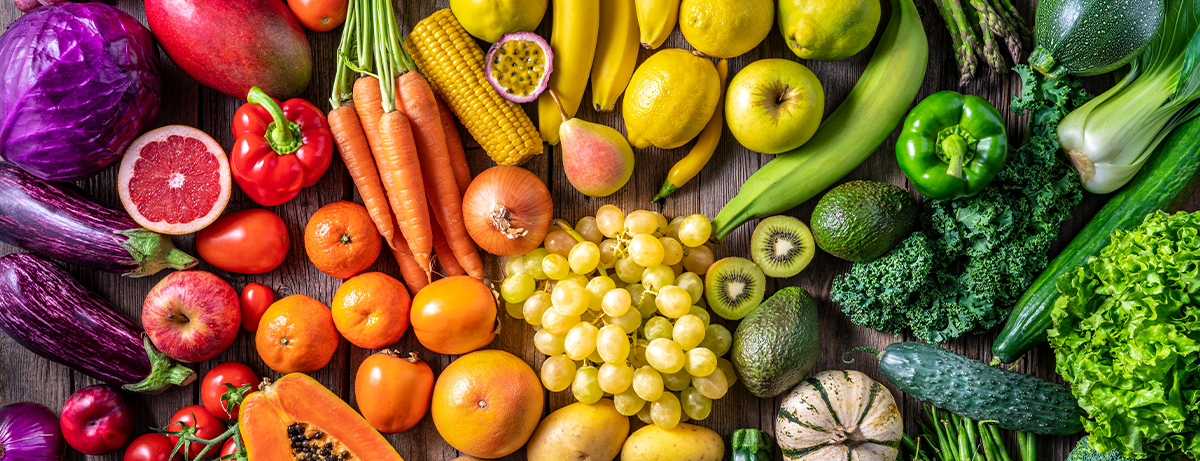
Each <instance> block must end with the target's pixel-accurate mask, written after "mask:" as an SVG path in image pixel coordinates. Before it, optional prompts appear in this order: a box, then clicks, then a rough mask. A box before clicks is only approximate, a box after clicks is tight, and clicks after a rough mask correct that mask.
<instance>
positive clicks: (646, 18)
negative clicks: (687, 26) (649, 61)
mask: <svg viewBox="0 0 1200 461" xmlns="http://www.w3.org/2000/svg"><path fill="white" fill-rule="evenodd" d="M679 2H680V0H637V20H638V28H639V29H640V30H641V37H640V39H641V41H642V46H644V47H646V48H649V49H652V50H653V49H655V48H658V47H660V46H662V44H663V42H665V41H667V37H668V36H670V35H671V30H673V29H675V23H676V22H678V21H679Z"/></svg>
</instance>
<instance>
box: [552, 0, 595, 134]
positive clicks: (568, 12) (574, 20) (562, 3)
mask: <svg viewBox="0 0 1200 461" xmlns="http://www.w3.org/2000/svg"><path fill="white" fill-rule="evenodd" d="M602 1H603V2H604V3H608V2H610V1H611V0H554V28H553V30H552V31H551V32H550V48H551V49H552V50H554V73H553V74H550V89H551V90H554V92H555V93H557V94H558V99H559V101H560V102H562V106H563V111H564V112H566V114H567V117H574V116H575V113H576V112H577V111H578V110H579V104H580V103H581V102H583V92H584V91H585V90H586V89H587V84H588V75H589V74H590V73H591V70H592V59H593V58H594V57H595V55H596V40H597V38H598V36H599V31H600V3H601V2H602ZM562 122H563V117H562V115H561V114H560V113H559V111H558V105H556V104H555V103H554V98H552V97H551V96H550V91H544V92H542V95H541V96H539V97H538V131H540V132H541V135H542V139H544V140H546V142H549V143H550V145H557V144H558V126H559V125H562Z"/></svg>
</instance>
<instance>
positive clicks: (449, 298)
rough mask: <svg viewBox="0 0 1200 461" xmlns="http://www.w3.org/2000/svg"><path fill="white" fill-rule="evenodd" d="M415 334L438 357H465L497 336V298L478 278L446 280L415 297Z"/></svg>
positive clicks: (413, 319)
mask: <svg viewBox="0 0 1200 461" xmlns="http://www.w3.org/2000/svg"><path fill="white" fill-rule="evenodd" d="M411 315H412V326H413V333H416V335H417V340H418V341H420V342H421V344H422V345H424V346H425V347H426V348H428V349H429V350H431V351H434V352H437V353H439V354H446V355H456V354H466V353H467V352H471V351H474V350H479V349H482V348H483V346H486V345H488V343H491V342H492V338H495V337H496V297H495V295H493V294H492V290H491V289H489V288H488V287H487V285H484V284H483V282H480V281H479V279H476V278H472V277H469V276H466V275H460V276H457V277H446V278H444V279H441V280H438V281H436V282H433V283H431V284H429V285H427V286H426V287H425V288H422V289H421V291H418V292H417V297H416V298H413V306H412V314H411Z"/></svg>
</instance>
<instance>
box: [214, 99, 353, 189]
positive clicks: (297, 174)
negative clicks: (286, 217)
mask: <svg viewBox="0 0 1200 461" xmlns="http://www.w3.org/2000/svg"><path fill="white" fill-rule="evenodd" d="M246 100H247V101H248V102H247V103H246V104H243V105H242V107H240V108H238V110H237V112H236V113H234V114H233V136H234V137H235V138H236V139H237V140H236V141H234V143H233V153H232V154H231V155H230V159H229V168H230V173H232V174H233V179H234V180H236V181H237V183H238V186H239V187H241V188H242V190H243V191H245V192H246V195H248V196H250V198H251V199H254V201H255V202H258V203H259V204H261V205H263V206H275V205H279V204H281V203H284V202H287V201H288V200H291V199H292V198H295V197H296V194H299V193H300V189H302V188H305V187H308V186H311V185H313V184H316V183H317V180H319V179H321V175H323V174H325V170H326V169H328V168H329V162H330V161H331V160H333V133H332V132H331V131H330V130H329V122H327V121H326V120H325V114H324V113H322V112H321V110H320V109H317V106H315V105H313V104H312V103H310V102H308V101H305V100H303V99H299V98H297V99H290V100H288V101H287V102H284V103H283V104H280V103H279V101H276V100H275V99H274V98H271V97H270V96H267V94H266V93H264V92H263V91H262V89H260V88H259V87H257V86H256V87H254V88H251V89H250V93H249V94H248V95H247V96H246Z"/></svg>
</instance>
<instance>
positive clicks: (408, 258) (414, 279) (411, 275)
mask: <svg viewBox="0 0 1200 461" xmlns="http://www.w3.org/2000/svg"><path fill="white" fill-rule="evenodd" d="M392 256H395V257H396V264H397V265H399V266H400V275H401V276H402V277H404V283H405V284H406V285H408V291H409V294H412V295H415V294H417V292H418V291H421V289H422V288H425V285H429V278H428V277H427V276H426V275H425V270H424V269H421V265H420V264H417V260H415V259H413V257H412V255H410V254H408V253H407V252H404V251H401V250H396V249H393V250H392Z"/></svg>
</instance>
